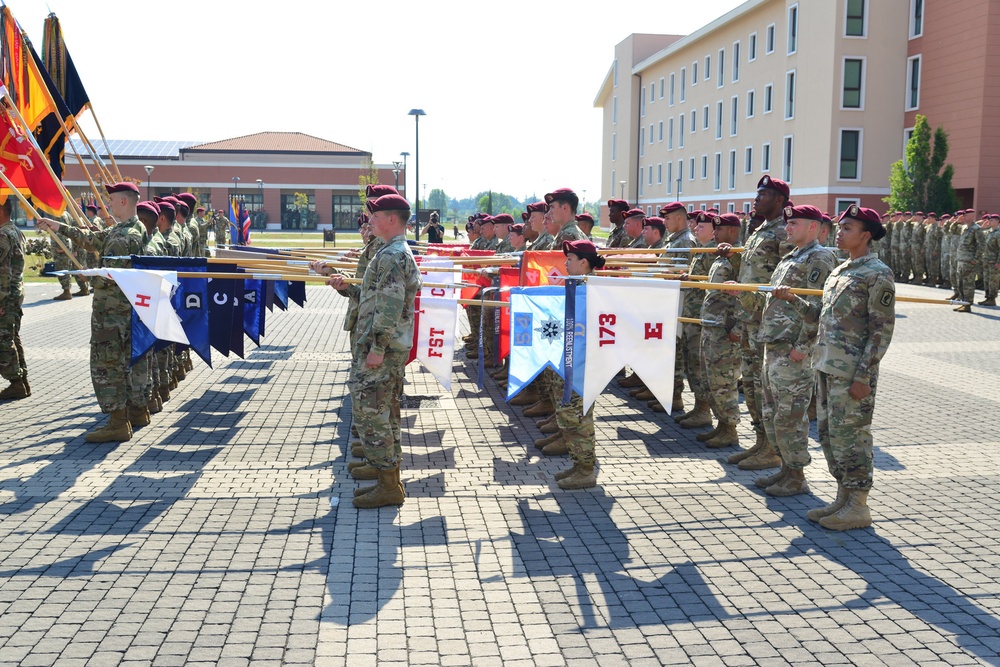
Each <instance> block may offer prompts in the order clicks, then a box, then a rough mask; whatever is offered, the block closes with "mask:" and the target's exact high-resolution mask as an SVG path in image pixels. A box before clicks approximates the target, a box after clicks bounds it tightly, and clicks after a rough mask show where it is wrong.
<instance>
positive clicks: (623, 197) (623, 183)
mask: <svg viewBox="0 0 1000 667" xmlns="http://www.w3.org/2000/svg"><path fill="white" fill-rule="evenodd" d="M618 185H620V186H621V188H622V195H621V199H625V181H618Z"/></svg>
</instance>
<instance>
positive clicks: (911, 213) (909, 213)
mask: <svg viewBox="0 0 1000 667" xmlns="http://www.w3.org/2000/svg"><path fill="white" fill-rule="evenodd" d="M964 212H965V213H968V211H964ZM903 215H913V212H912V211H907V212H906V213H904V214H903Z"/></svg>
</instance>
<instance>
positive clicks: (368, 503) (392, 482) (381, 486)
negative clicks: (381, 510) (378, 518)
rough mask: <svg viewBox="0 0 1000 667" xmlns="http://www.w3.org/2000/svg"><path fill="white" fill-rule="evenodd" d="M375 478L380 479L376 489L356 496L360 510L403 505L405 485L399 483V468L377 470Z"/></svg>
mask: <svg viewBox="0 0 1000 667" xmlns="http://www.w3.org/2000/svg"><path fill="white" fill-rule="evenodd" d="M373 479H377V480H378V483H377V484H376V485H375V488H374V489H372V490H371V491H369V492H368V493H365V494H362V495H360V496H355V497H354V506H355V507H357V508H358V509H359V510H364V509H375V508H377V507H386V506H389V505H402V504H403V502H404V501H405V500H406V494H405V493H404V492H403V485H402V484H400V483H399V468H390V469H389V470H377V471H376V476H375V477H374V478H373Z"/></svg>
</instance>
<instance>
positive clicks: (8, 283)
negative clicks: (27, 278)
mask: <svg viewBox="0 0 1000 667" xmlns="http://www.w3.org/2000/svg"><path fill="white" fill-rule="evenodd" d="M24 245H25V242H24V234H22V233H21V230H20V229H18V228H17V225H15V224H14V222H13V221H8V222H7V223H6V224H4V225H3V226H0V308H3V309H4V310H5V311H9V310H11V308H12V307H13V306H17V307H20V305H21V300H22V298H23V296H24Z"/></svg>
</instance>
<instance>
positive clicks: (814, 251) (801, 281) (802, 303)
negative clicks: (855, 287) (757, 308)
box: [741, 241, 837, 354]
mask: <svg viewBox="0 0 1000 667" xmlns="http://www.w3.org/2000/svg"><path fill="white" fill-rule="evenodd" d="M836 265H837V259H836V257H835V256H834V254H833V253H832V252H831V251H830V249H829V248H825V247H823V246H821V245H820V244H819V243H817V242H816V241H813V242H812V243H809V244H808V245H806V246H804V247H802V248H796V249H795V250H793V251H792V252H790V253H788V254H787V255H785V256H784V257H783V258H782V259H781V261H780V262H779V263H778V266H777V267H776V268H775V269H774V273H773V274H772V275H771V285H772V286H774V287H777V286H778V285H788V286H789V287H804V288H806V289H815V290H822V289H823V284H824V283H826V279H827V277H828V276H829V275H830V272H831V271H833V268H834V267H835V266H836ZM741 294H751V295H753V296H763V295H760V293H756V294H755V293H753V292H742V293H741ZM821 304H822V297H820V296H797V297H796V299H795V300H794V301H782V300H781V299H775V298H774V295H772V294H767V295H766V298H765V299H764V310H763V312H762V316H761V324H760V334H759V336H758V340H759V341H760V342H762V343H791V344H792V346H793V347H794V348H795V349H796V350H798V351H799V352H801V353H802V354H809V353H810V352H811V351H812V348H813V343H814V342H815V340H816V330H817V327H818V322H817V318H818V316H819V309H820V306H821Z"/></svg>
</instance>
